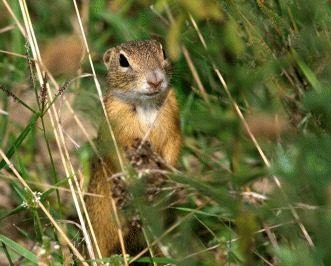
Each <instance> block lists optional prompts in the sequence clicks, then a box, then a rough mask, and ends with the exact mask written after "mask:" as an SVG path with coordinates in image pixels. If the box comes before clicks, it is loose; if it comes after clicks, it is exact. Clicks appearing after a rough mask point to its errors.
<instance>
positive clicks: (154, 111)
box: [136, 105, 159, 127]
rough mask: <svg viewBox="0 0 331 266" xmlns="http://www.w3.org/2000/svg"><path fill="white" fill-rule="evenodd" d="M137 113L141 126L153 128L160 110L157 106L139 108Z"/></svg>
mask: <svg viewBox="0 0 331 266" xmlns="http://www.w3.org/2000/svg"><path fill="white" fill-rule="evenodd" d="M136 111H137V114H138V119H139V122H140V123H141V124H143V125H144V126H146V127H151V126H153V124H154V123H155V122H156V119H157V116H158V112H159V109H158V108H157V107H156V106H155V105H146V106H137V107H136Z"/></svg>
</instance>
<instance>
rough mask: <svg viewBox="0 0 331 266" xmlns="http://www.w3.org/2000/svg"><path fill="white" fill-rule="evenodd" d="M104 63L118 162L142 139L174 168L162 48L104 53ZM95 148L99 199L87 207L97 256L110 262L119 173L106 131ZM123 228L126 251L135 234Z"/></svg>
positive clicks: (173, 124)
mask: <svg viewBox="0 0 331 266" xmlns="http://www.w3.org/2000/svg"><path fill="white" fill-rule="evenodd" d="M103 60H104V63H105V65H106V67H107V70H108V74H107V85H108V89H109V90H108V92H107V95H106V97H105V107H106V110H107V115H108V118H109V121H110V124H111V126H112V129H113V132H114V135H115V138H116V141H117V144H118V146H119V149H120V153H121V154H122V158H125V157H126V156H125V149H126V148H127V147H132V146H134V145H135V144H134V143H135V142H136V141H137V139H138V140H139V139H140V140H141V139H146V140H147V142H148V143H149V145H150V147H151V149H152V150H153V151H154V152H155V153H157V154H158V155H159V156H160V157H161V158H162V159H163V160H164V162H165V163H166V164H168V165H171V166H174V165H175V164H176V162H177V160H178V155H179V151H180V146H181V133H180V124H179V113H178V107H177V101H176V97H175V94H174V91H173V90H172V88H171V87H170V85H169V79H170V64H169V61H168V59H167V58H166V56H165V53H164V50H163V48H162V45H161V44H160V43H159V42H158V41H155V40H147V41H131V42H127V43H124V44H121V45H119V46H116V47H114V48H111V49H109V50H107V51H106V53H105V54H104V56H103ZM98 144H99V151H100V153H101V158H102V160H100V158H99V159H96V160H94V162H93V164H92V175H91V180H90V184H89V188H88V191H89V192H91V193H95V194H100V195H102V196H103V197H87V198H86V205H87V210H88V212H89V215H90V219H91V222H92V226H93V229H94V232H95V234H96V238H97V241H98V245H99V247H100V250H101V254H102V256H109V255H111V254H114V253H116V252H120V249H119V239H118V231H117V225H116V223H115V220H114V218H113V217H114V216H113V209H112V205H111V201H110V197H112V194H113V193H112V187H113V186H114V183H112V182H111V181H109V180H110V179H111V178H110V177H111V176H112V175H114V174H116V173H118V172H121V168H120V165H119V161H118V157H117V155H116V151H115V149H114V144H113V142H112V140H111V137H110V133H109V129H108V127H107V126H101V127H100V131H99V135H98ZM127 161H128V160H126V162H125V161H124V163H128V162H127ZM102 165H104V166H105V167H106V173H105V171H104V169H105V168H103V167H102ZM122 226H123V228H122V229H123V231H124V234H125V235H126V237H125V238H126V245H127V248H128V249H130V247H129V246H130V245H131V244H133V243H130V242H134V235H135V233H133V234H132V233H130V232H129V231H130V229H129V228H126V226H125V225H122Z"/></svg>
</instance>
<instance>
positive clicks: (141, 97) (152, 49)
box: [103, 40, 170, 102]
mask: <svg viewBox="0 0 331 266" xmlns="http://www.w3.org/2000/svg"><path fill="white" fill-rule="evenodd" d="M103 61H104V63H105V65H106V67H107V69H108V73H107V83H108V87H109V89H110V93H111V94H112V95H114V96H116V97H119V98H121V99H122V100H125V101H133V102H137V101H157V100H160V99H162V98H164V96H165V95H166V93H167V91H168V88H169V78H170V63H169V61H168V59H167V58H166V56H165V52H164V50H163V48H162V45H161V43H159V42H158V41H156V40H147V41H130V42H127V43H123V44H121V45H118V46H116V47H114V48H110V49H109V50H107V51H106V52H105V54H104V56H103Z"/></svg>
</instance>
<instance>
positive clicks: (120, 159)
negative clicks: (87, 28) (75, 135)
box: [73, 0, 128, 265]
mask: <svg viewBox="0 0 331 266" xmlns="http://www.w3.org/2000/svg"><path fill="white" fill-rule="evenodd" d="M73 4H74V6H75V11H76V15H77V20H78V23H79V27H80V31H81V35H82V37H83V41H84V44H85V48H86V52H87V56H88V59H89V62H90V66H91V70H92V73H93V79H94V83H95V85H96V89H97V92H98V95H99V99H100V103H101V106H102V110H103V112H104V115H105V118H106V121H107V125H108V128H109V132H110V134H111V137H112V140H113V143H114V146H115V149H116V153H117V157H118V159H119V162H120V166H121V169H122V171H123V172H124V165H123V160H122V158H121V155H120V151H119V148H118V145H117V141H116V139H115V135H114V132H113V129H112V127H111V125H110V122H109V118H108V115H107V111H106V107H105V104H104V102H103V98H102V92H101V87H100V83H99V81H98V79H97V76H96V73H95V70H94V65H93V61H92V57H91V53H90V49H89V46H88V43H87V40H86V36H85V32H84V28H83V23H82V20H81V17H80V14H79V10H78V7H77V2H76V0H73ZM111 201H112V205H113V206H112V207H113V210H114V214H115V220H116V223H117V227H118V236H119V239H120V244H121V249H122V254H123V259H124V264H125V265H128V261H127V257H126V251H125V245H124V237H123V232H122V230H121V224H120V221H119V218H118V213H117V207H116V204H115V202H114V200H113V199H111ZM99 255H101V254H99Z"/></svg>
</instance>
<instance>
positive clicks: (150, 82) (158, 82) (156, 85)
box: [147, 79, 163, 89]
mask: <svg viewBox="0 0 331 266" xmlns="http://www.w3.org/2000/svg"><path fill="white" fill-rule="evenodd" d="M162 81H163V79H155V80H148V81H147V83H148V85H149V86H151V87H152V88H154V89H158V88H159V87H160V85H161V83H162Z"/></svg>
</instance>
